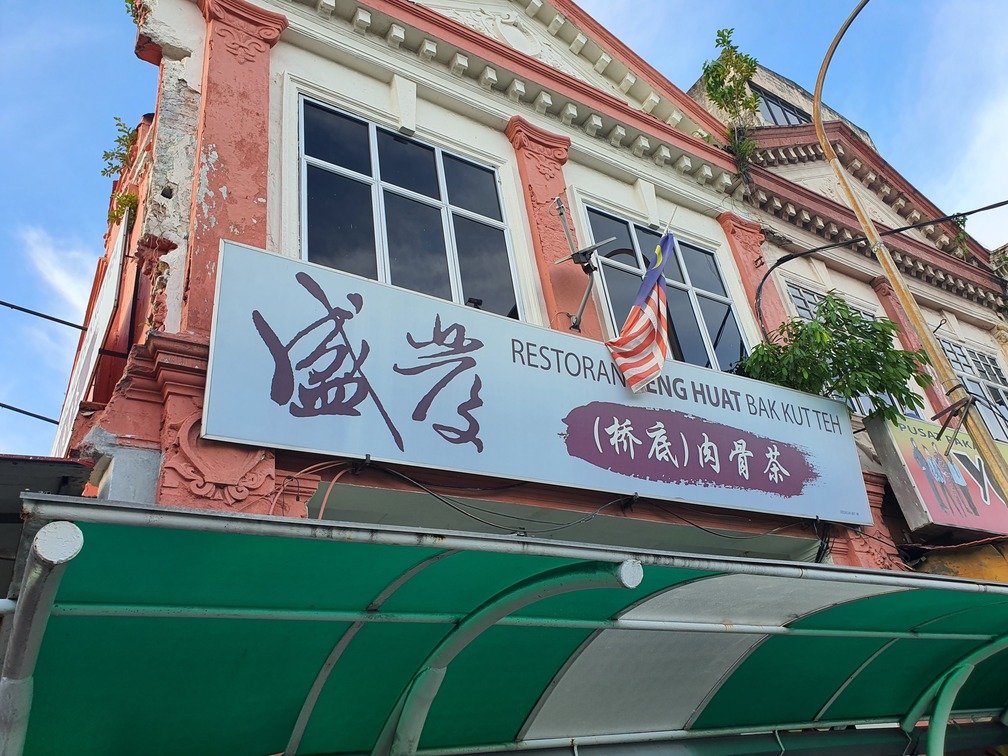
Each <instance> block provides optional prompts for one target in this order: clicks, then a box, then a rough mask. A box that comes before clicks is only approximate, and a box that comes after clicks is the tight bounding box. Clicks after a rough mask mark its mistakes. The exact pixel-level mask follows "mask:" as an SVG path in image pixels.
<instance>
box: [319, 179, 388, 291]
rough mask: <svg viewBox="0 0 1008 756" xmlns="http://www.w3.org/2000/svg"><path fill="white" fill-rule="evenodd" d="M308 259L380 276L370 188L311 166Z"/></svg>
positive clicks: (360, 274) (374, 277)
mask: <svg viewBox="0 0 1008 756" xmlns="http://www.w3.org/2000/svg"><path fill="white" fill-rule="evenodd" d="M308 259H309V260H311V261H312V262H316V263H321V264H322V265H328V266H329V267H330V268H337V269H338V270H343V271H346V272H347V273H355V274H357V275H358V276H364V277H365V278H371V279H376V278H377V277H378V269H377V263H376V258H375V236H374V214H373V213H372V211H371V187H370V185H368V184H365V183H362V182H360V181H354V180H353V179H349V178H346V177H344V176H338V175H336V174H335V173H330V172H329V171H327V170H324V169H322V168H316V167H314V166H308Z"/></svg>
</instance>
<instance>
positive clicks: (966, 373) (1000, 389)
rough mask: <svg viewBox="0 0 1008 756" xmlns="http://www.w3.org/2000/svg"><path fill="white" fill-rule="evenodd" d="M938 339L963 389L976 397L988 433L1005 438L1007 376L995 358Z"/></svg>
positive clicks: (1006, 434)
mask: <svg viewBox="0 0 1008 756" xmlns="http://www.w3.org/2000/svg"><path fill="white" fill-rule="evenodd" d="M938 341H939V343H940V344H941V346H942V349H943V350H944V351H945V356H946V357H948V359H949V362H950V363H952V369H953V370H954V371H955V373H956V375H958V376H959V378H960V379H961V380H962V382H963V385H964V386H965V387H966V390H967V391H969V392H970V393H971V394H973V396H975V397H976V398H977V402H976V407H977V409H978V410H979V411H980V416H981V417H983V419H984V422H985V423H987V429H988V430H990V432H991V435H992V436H994V438H995V439H996V440H998V441H1008V380H1006V379H1005V374H1004V371H1003V370H1002V369H1001V365H1000V363H999V362H998V360H997V358H996V357H995V356H994V355H992V354H986V353H984V352H978V351H976V350H975V349H969V348H967V347H964V346H963V345H962V344H957V343H955V342H953V341H947V340H945V339H938Z"/></svg>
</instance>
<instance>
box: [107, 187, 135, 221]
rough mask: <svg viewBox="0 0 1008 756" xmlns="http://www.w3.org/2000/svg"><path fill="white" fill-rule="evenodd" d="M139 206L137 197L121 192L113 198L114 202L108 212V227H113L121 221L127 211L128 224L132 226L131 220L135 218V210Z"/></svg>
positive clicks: (130, 193) (133, 194) (131, 193)
mask: <svg viewBox="0 0 1008 756" xmlns="http://www.w3.org/2000/svg"><path fill="white" fill-rule="evenodd" d="M139 204H140V199H139V197H137V196H136V194H135V193H133V192H122V193H120V194H117V195H116V196H115V200H114V201H113V203H112V209H111V210H109V214H108V222H109V225H110V226H114V225H115V224H116V223H118V222H119V221H121V220H122V219H123V216H124V215H126V213H127V211H128V212H129V214H130V215H129V222H130V225H132V224H133V219H134V218H135V217H136V209H137V207H138V206H139Z"/></svg>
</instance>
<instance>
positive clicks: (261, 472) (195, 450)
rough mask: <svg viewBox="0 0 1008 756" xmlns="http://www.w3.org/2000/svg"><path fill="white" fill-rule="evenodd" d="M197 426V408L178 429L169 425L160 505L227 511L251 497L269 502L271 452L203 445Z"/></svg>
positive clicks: (272, 470) (199, 415) (199, 413)
mask: <svg viewBox="0 0 1008 756" xmlns="http://www.w3.org/2000/svg"><path fill="white" fill-rule="evenodd" d="M201 426H202V410H201V409H198V408H197V409H194V410H193V411H192V412H190V413H189V415H187V416H186V417H185V418H183V419H182V421H181V422H180V423H178V425H175V424H169V425H168V427H167V431H166V433H165V442H166V444H165V448H164V456H165V461H164V466H163V468H162V470H161V480H160V485H159V494H160V503H162V504H167V505H171V506H189V507H201V508H206V509H218V508H222V507H223V508H228V509H231V508H234V507H235V506H236V505H239V504H243V503H245V502H246V500H248V499H249V498H250V497H259V498H260V499H263V500H265V499H268V498H269V497H270V496H271V494H272V493H273V480H274V476H275V468H274V460H273V453H272V452H269V451H265V450H263V449H253V448H248V447H241V446H237V445H236V444H226V443H221V442H219V441H208V440H206V439H204V438H201V437H200V429H201ZM249 503H253V502H249Z"/></svg>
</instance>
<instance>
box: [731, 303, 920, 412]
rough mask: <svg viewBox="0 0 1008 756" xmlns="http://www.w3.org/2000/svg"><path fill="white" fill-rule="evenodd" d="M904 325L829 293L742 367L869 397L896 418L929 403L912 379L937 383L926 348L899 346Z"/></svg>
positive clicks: (761, 376) (831, 392)
mask: <svg viewBox="0 0 1008 756" xmlns="http://www.w3.org/2000/svg"><path fill="white" fill-rule="evenodd" d="M898 328H899V327H898V326H897V325H896V324H895V323H893V322H892V321H891V320H887V319H885V318H878V319H876V318H866V317H865V316H863V315H862V314H861V313H860V312H858V311H857V310H855V309H854V308H852V307H851V306H850V305H848V304H847V303H846V302H845V301H844V300H843V299H841V298H840V297H837V296H835V295H833V294H829V295H827V296H826V297H824V298H823V299H822V301H820V302H819V304H818V305H817V306H816V309H815V317H814V318H813V319H812V320H802V319H801V318H793V319H791V320H789V321H788V322H787V323H784V325H782V326H781V327H780V328H778V329H777V330H776V331H774V332H773V333H772V334H770V339H769V340H768V341H767V342H765V343H763V344H760V345H759V346H757V347H756V348H755V349H753V351H752V353H751V354H750V355H749V356H748V357H746V358H745V359H743V360H742V361H741V362H740V363H739V366H738V368H737V372H740V373H742V374H743V375H747V376H749V377H750V378H755V379H756V380H759V381H766V382H767V383H775V384H777V385H778V386H787V387H788V388H793V389H798V390H799V391H805V392H808V393H810V394H819V395H821V396H828V397H833V398H835V399H840V400H842V401H844V402H849V401H851V400H852V399H856V398H857V397H863V396H867V397H868V398H869V399H870V400H871V403H872V405H873V407H874V410H873V411H872V412H871V413H869V416H874V417H883V418H885V419H886V420H889V421H890V422H893V423H896V422H899V420H900V419H901V417H902V416H903V415H904V414H906V413H907V412H917V411H919V410H921V409H923V407H924V400H923V399H922V398H921V397H920V396H919V395H918V394H917V393H915V392H914V391H913V390H912V389H911V388H910V381H911V380H912V381H914V382H915V383H916V384H917V385H918V386H920V387H922V388H926V387H927V386H930V385H931V383H932V378H931V375H930V374H929V373H928V372H927V371H926V369H925V368H926V366H927V365H929V364H930V361H929V359H928V356H927V353H926V352H924V350H920V351H917V352H909V351H906V350H903V349H898V348H896V347H895V346H893V339H894V338H895V336H896V333H897V331H898Z"/></svg>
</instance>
